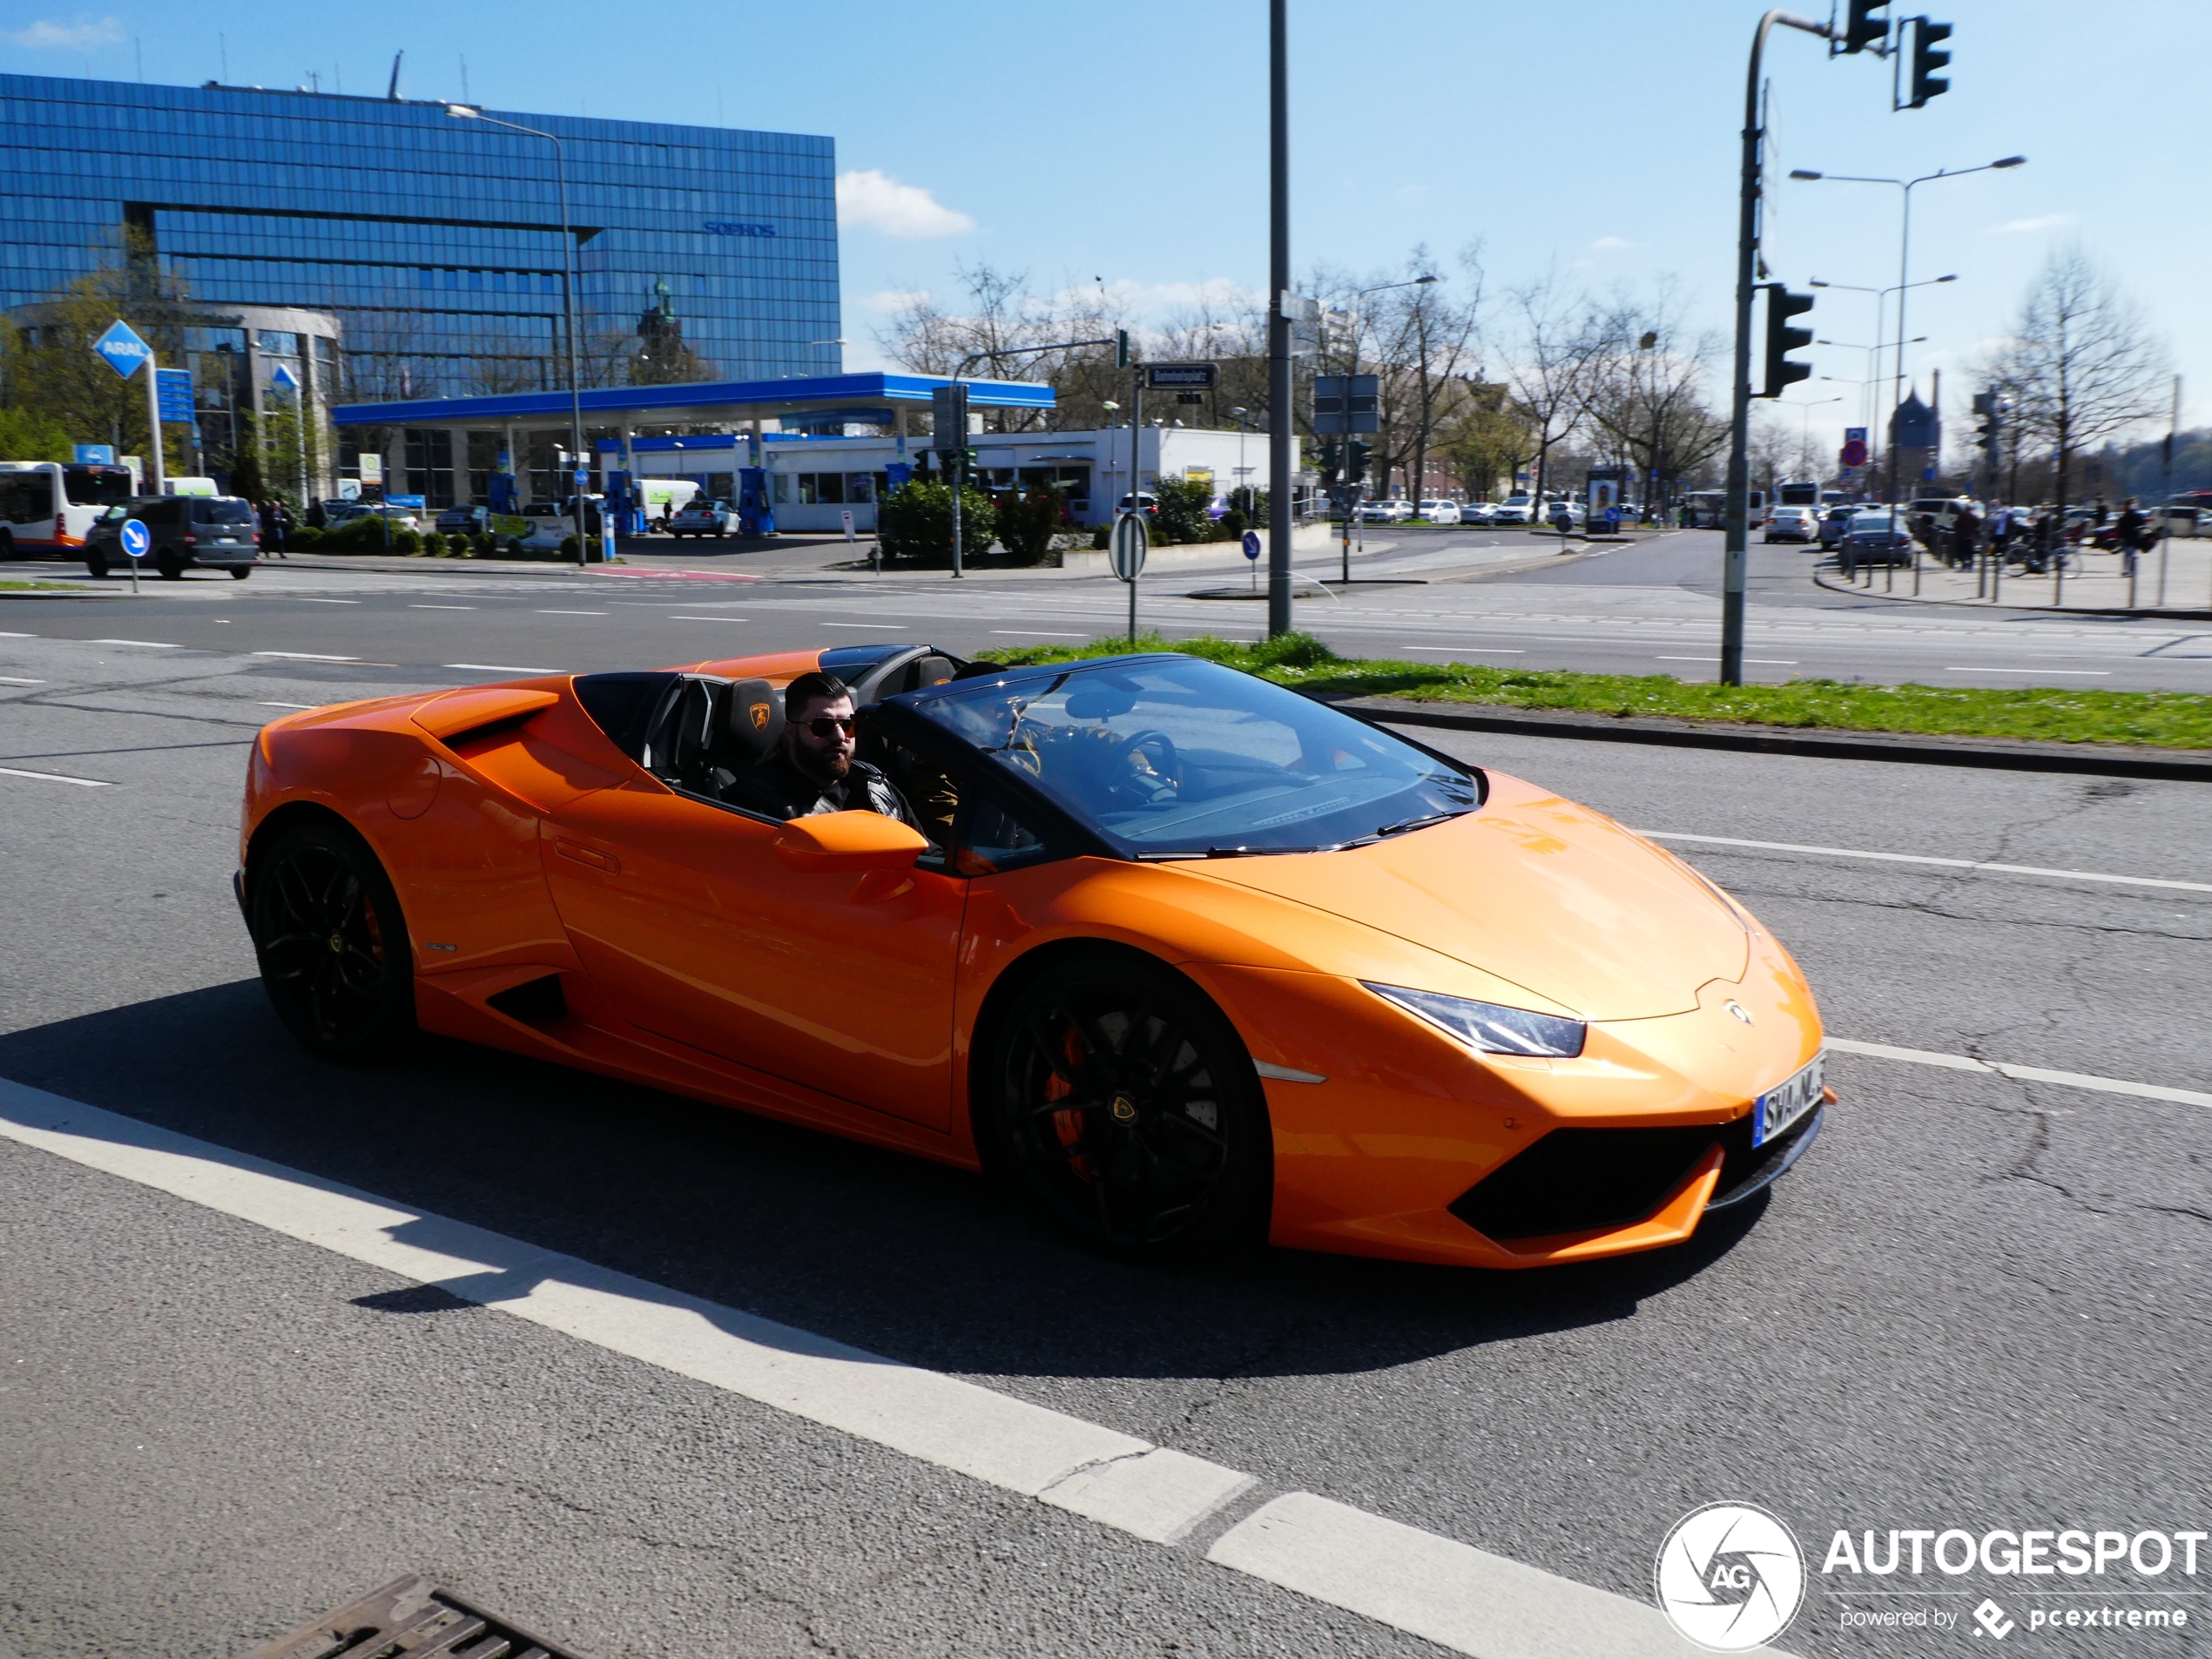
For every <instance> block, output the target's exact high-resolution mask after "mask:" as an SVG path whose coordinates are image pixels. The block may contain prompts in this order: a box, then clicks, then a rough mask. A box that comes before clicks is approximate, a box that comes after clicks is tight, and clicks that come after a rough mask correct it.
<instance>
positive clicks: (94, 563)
mask: <svg viewBox="0 0 2212 1659" xmlns="http://www.w3.org/2000/svg"><path fill="white" fill-rule="evenodd" d="M84 568H85V569H86V570H90V571H91V573H92V574H93V575H94V576H97V577H104V576H105V575H106V574H107V561H106V560H105V559H104V558H102V557H100V556H98V554H94V555H92V556H91V557H89V558H87V559H86V560H85V561H84Z"/></svg>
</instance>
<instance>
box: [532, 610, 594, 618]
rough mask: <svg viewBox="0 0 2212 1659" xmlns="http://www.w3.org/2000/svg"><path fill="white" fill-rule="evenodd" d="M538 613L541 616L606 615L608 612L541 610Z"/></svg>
mask: <svg viewBox="0 0 2212 1659" xmlns="http://www.w3.org/2000/svg"><path fill="white" fill-rule="evenodd" d="M537 614H538V615H539V616H541V617H604V616H605V615H606V614H607V613H606V612H605V611H604V610H541V611H539V612H538V613H537Z"/></svg>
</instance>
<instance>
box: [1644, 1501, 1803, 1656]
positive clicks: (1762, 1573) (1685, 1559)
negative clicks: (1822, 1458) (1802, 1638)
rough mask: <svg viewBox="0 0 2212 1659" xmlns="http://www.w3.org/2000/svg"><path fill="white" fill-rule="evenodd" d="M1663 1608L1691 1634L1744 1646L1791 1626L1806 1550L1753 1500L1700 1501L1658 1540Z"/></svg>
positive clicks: (1718, 1646)
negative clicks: (1751, 1502)
mask: <svg viewBox="0 0 2212 1659" xmlns="http://www.w3.org/2000/svg"><path fill="white" fill-rule="evenodd" d="M1654 1576H1655V1579H1656V1587H1657V1591H1658V1597H1659V1607H1660V1610H1661V1611H1662V1612H1663V1613H1665V1614H1666V1615H1667V1619H1668V1622H1669V1623H1671V1624H1672V1625H1673V1626H1674V1627H1675V1629H1677V1630H1679V1631H1680V1632H1681V1633H1682V1634H1683V1636H1684V1637H1686V1638H1687V1639H1689V1641H1691V1642H1696V1644H1697V1645H1698V1646H1699V1647H1701V1648H1710V1649H1714V1650H1715V1651H1716V1652H1719V1653H1741V1652H1743V1650H1744V1649H1747V1648H1756V1647H1758V1646H1760V1645H1762V1644H1763V1643H1765V1642H1771V1641H1773V1640H1774V1638H1775V1637H1777V1636H1778V1635H1781V1634H1782V1633H1783V1632H1784V1630H1786V1629H1789V1628H1790V1621H1791V1619H1793V1618H1795V1617H1796V1616H1797V1608H1798V1605H1799V1603H1801V1602H1803V1601H1804V1594H1805V1558H1804V1552H1803V1551H1802V1550H1800V1549H1799V1548H1797V1540H1796V1539H1795V1538H1793V1537H1792V1536H1791V1534H1790V1529H1789V1528H1788V1527H1785V1526H1784V1525H1783V1524H1782V1523H1781V1522H1780V1521H1777V1520H1776V1519H1775V1518H1774V1517H1773V1516H1772V1515H1770V1514H1768V1513H1767V1512H1766V1511H1765V1510H1764V1509H1760V1508H1756V1507H1753V1506H1752V1505H1750V1504H1747V1503H1709V1504H1707V1505H1706V1506H1705V1507H1703V1508H1702V1509H1693V1510H1691V1511H1690V1512H1689V1514H1686V1515H1684V1516H1683V1518H1682V1519H1681V1520H1680V1521H1676V1522H1675V1525H1674V1529H1673V1530H1672V1531H1671V1532H1669V1534H1667V1541H1666V1542H1664V1543H1662V1545H1660V1546H1659V1560H1658V1563H1657V1566H1656V1571H1655V1574H1654Z"/></svg>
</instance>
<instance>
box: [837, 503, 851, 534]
mask: <svg viewBox="0 0 2212 1659" xmlns="http://www.w3.org/2000/svg"><path fill="white" fill-rule="evenodd" d="M837 519H838V523H840V524H842V525H844V526H845V539H846V541H848V542H849V541H851V540H852V539H853V509H851V508H850V507H847V508H846V509H845V510H844V511H843V512H841V513H840V514H838V516H837Z"/></svg>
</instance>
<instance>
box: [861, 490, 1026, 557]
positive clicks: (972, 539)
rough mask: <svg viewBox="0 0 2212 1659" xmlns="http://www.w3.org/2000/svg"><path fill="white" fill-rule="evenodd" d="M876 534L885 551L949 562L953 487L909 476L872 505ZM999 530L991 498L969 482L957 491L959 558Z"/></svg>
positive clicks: (978, 549) (974, 552) (974, 553)
mask: <svg viewBox="0 0 2212 1659" xmlns="http://www.w3.org/2000/svg"><path fill="white" fill-rule="evenodd" d="M876 526H877V529H876V540H877V541H878V542H880V543H882V545H883V552H884V556H885V557H887V558H894V559H913V560H914V561H915V562H916V563H921V564H936V565H948V564H950V563H952V562H953V492H952V489H951V486H949V485H948V484H943V483H940V482H938V481H936V480H935V479H934V478H932V479H922V478H914V479H909V480H908V481H907V482H906V483H903V484H901V485H900V487H899V488H898V489H894V490H893V491H892V492H891V493H890V494H889V495H888V496H885V497H884V498H883V500H882V501H881V502H880V503H879V504H878V506H877V508H876ZM997 534H998V514H997V512H996V510H995V509H994V508H993V507H992V505H991V498H990V497H989V496H986V495H985V494H983V492H982V491H981V490H979V489H974V488H973V487H972V486H971V487H970V488H968V489H963V490H961V494H960V547H961V558H962V559H963V560H967V559H973V558H977V557H980V556H981V555H982V553H983V552H984V550H986V549H988V547H989V546H990V544H991V542H992V540H993V538H994V537H995V536H997Z"/></svg>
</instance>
